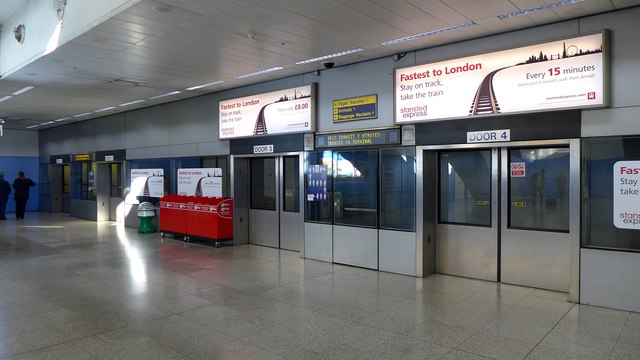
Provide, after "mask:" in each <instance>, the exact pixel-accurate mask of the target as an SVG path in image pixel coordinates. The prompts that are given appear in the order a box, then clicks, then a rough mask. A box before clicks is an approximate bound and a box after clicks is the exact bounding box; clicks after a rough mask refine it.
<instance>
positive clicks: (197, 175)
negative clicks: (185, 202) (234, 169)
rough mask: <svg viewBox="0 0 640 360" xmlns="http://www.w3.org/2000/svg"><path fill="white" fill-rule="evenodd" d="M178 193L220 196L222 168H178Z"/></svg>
mask: <svg viewBox="0 0 640 360" xmlns="http://www.w3.org/2000/svg"><path fill="white" fill-rule="evenodd" d="M178 195H186V196H209V197H222V169H221V168H199V169H178Z"/></svg>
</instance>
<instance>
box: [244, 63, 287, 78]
mask: <svg viewBox="0 0 640 360" xmlns="http://www.w3.org/2000/svg"><path fill="white" fill-rule="evenodd" d="M282 69H284V67H282V66H276V67H273V68H271V69H264V70H260V71H256V72H252V73H249V74H243V75H238V76H236V77H234V79H236V80H240V79H244V78H248V77H250V76H256V75H262V74H268V73H270V72H274V71H278V70H282Z"/></svg>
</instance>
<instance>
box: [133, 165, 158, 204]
mask: <svg viewBox="0 0 640 360" xmlns="http://www.w3.org/2000/svg"><path fill="white" fill-rule="evenodd" d="M137 196H151V197H156V198H161V197H163V196H164V170H163V169H131V188H130V190H129V193H128V194H127V196H126V198H125V202H126V203H127V204H138V203H139V201H138V199H136V197H137Z"/></svg>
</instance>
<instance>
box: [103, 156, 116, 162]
mask: <svg viewBox="0 0 640 360" xmlns="http://www.w3.org/2000/svg"><path fill="white" fill-rule="evenodd" d="M114 159H115V157H114V156H113V155H105V156H104V161H113V160H114Z"/></svg>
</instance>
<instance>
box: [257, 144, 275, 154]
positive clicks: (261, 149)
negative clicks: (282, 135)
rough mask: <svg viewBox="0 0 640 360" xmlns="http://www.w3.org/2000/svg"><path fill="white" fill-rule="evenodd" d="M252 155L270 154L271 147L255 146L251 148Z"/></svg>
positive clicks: (271, 151)
mask: <svg viewBox="0 0 640 360" xmlns="http://www.w3.org/2000/svg"><path fill="white" fill-rule="evenodd" d="M253 153H254V154H272V153H273V145H256V146H254V147H253Z"/></svg>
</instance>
